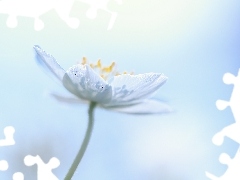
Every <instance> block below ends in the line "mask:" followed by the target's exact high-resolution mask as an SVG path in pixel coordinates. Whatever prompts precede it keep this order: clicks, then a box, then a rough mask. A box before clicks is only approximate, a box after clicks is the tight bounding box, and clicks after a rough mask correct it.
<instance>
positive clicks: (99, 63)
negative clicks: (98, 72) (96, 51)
mask: <svg viewBox="0 0 240 180" xmlns="http://www.w3.org/2000/svg"><path fill="white" fill-rule="evenodd" d="M97 67H98V68H100V69H101V67H102V63H101V59H99V60H98V62H97Z"/></svg>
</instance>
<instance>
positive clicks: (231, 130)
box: [213, 69, 240, 145]
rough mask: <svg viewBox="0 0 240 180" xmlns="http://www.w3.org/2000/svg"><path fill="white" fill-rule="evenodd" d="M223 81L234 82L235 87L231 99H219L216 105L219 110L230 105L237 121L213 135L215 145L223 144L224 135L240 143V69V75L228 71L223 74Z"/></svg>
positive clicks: (226, 82) (239, 72)
mask: <svg viewBox="0 0 240 180" xmlns="http://www.w3.org/2000/svg"><path fill="white" fill-rule="evenodd" d="M223 82H224V83H225V84H233V85H234V88H233V91H232V95H231V97H230V100H229V101H224V100H217V102H216V106H217V108H218V109H219V110H224V109H226V108H227V107H230V108H231V110H232V113H233V116H234V119H235V123H233V124H231V125H229V126H227V127H225V128H223V129H222V130H221V131H220V132H219V133H217V134H216V135H215V136H214V137H213V143H214V144H215V145H221V144H222V143H223V140H224V137H225V136H227V137H229V138H230V139H232V140H234V141H236V142H237V143H239V144H240V135H239V132H240V108H239V107H240V69H239V71H238V76H234V75H233V74H230V73H226V74H224V76H223Z"/></svg>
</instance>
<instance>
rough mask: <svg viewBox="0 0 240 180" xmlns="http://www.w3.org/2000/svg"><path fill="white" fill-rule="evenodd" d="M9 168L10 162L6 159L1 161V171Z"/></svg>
mask: <svg viewBox="0 0 240 180" xmlns="http://www.w3.org/2000/svg"><path fill="white" fill-rule="evenodd" d="M6 170H8V162H7V161H5V160H1V161H0V171H6Z"/></svg>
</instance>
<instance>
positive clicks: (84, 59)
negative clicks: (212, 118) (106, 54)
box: [82, 57, 87, 65]
mask: <svg viewBox="0 0 240 180" xmlns="http://www.w3.org/2000/svg"><path fill="white" fill-rule="evenodd" d="M84 64H87V58H86V57H83V58H82V65H84Z"/></svg>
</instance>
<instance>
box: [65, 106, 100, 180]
mask: <svg viewBox="0 0 240 180" xmlns="http://www.w3.org/2000/svg"><path fill="white" fill-rule="evenodd" d="M95 106H96V103H95V102H91V103H90V105H89V109H88V127H87V131H86V134H85V137H84V139H83V142H82V145H81V147H80V149H79V151H78V154H77V156H76V157H75V159H74V161H73V164H72V166H71V167H70V169H69V171H68V173H67V175H66V177H65V179H64V180H71V179H72V176H73V174H74V173H75V171H76V169H77V167H78V165H79V163H80V161H81V159H82V157H83V155H84V153H85V151H86V149H87V146H88V143H89V140H90V138H91V134H92V130H93V123H94V119H93V110H94V108H95Z"/></svg>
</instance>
